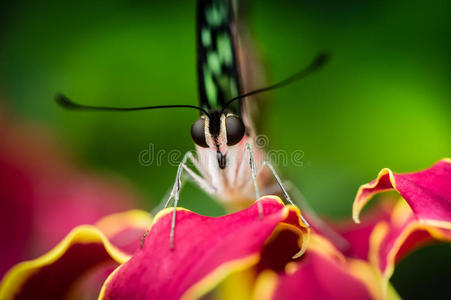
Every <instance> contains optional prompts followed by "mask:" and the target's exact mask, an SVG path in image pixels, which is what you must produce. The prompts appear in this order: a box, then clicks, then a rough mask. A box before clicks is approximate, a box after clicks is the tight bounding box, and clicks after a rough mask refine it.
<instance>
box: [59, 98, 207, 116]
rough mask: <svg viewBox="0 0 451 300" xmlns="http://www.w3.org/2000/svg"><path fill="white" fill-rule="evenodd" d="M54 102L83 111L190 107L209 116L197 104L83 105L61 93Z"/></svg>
mask: <svg viewBox="0 0 451 300" xmlns="http://www.w3.org/2000/svg"><path fill="white" fill-rule="evenodd" d="M55 101H56V103H58V104H59V105H60V106H61V107H64V108H66V109H70V110H85V111H137V110H149V109H162V108H192V109H196V110H199V111H201V112H202V113H204V114H206V115H207V116H209V114H208V112H207V111H206V110H205V109H203V108H201V107H198V106H194V105H184V104H180V105H155V106H140V107H109V106H91V105H83V104H79V103H76V102H73V101H72V100H70V99H69V98H67V97H66V96H64V95H62V94H58V95H56V98H55Z"/></svg>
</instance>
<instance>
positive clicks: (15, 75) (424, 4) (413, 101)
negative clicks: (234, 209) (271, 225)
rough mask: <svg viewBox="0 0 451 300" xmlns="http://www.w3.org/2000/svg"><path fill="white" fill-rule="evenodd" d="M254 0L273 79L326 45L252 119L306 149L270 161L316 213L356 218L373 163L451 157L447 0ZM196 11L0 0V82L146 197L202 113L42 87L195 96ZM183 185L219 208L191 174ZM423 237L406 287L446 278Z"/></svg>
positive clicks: (29, 112) (142, 96) (289, 147)
mask: <svg viewBox="0 0 451 300" xmlns="http://www.w3.org/2000/svg"><path fill="white" fill-rule="evenodd" d="M248 8H249V16H248V18H249V20H248V21H249V26H250V29H251V32H252V35H253V37H254V39H255V40H256V42H257V45H258V49H259V51H260V53H261V55H262V57H263V59H264V63H265V66H266V70H267V77H268V80H269V81H270V82H274V81H276V80H280V79H282V78H284V77H285V76H287V75H289V74H291V73H293V72H295V71H297V70H298V69H299V68H301V67H302V66H305V65H307V64H308V63H309V62H310V60H311V59H312V58H313V57H314V56H315V55H316V54H317V53H318V52H319V51H320V50H323V49H328V50H330V52H331V53H332V55H333V58H332V60H331V61H330V63H329V64H328V65H327V67H326V68H325V69H324V70H322V71H321V72H320V73H317V74H314V75H312V76H310V77H308V78H306V79H304V80H302V81H301V82H298V83H296V84H293V85H291V86H289V87H286V88H284V89H281V90H278V91H274V92H272V93H271V94H269V95H267V98H268V101H266V102H265V105H267V107H266V108H265V111H266V115H264V116H263V117H262V120H261V122H262V124H263V128H262V132H261V133H263V134H265V135H267V136H268V137H269V140H270V144H269V148H270V149H273V150H284V151H286V152H287V153H288V154H290V153H293V152H294V151H297V150H302V151H303V153H304V157H303V166H295V165H292V164H285V165H280V166H279V169H281V171H282V173H283V174H284V178H287V179H289V180H291V181H292V182H294V183H295V184H296V185H297V186H298V187H299V188H300V189H301V191H302V192H303V193H304V194H305V196H306V198H307V199H308V201H309V203H310V204H311V206H313V207H314V208H315V210H317V211H318V212H319V213H321V214H323V215H326V216H329V217H347V216H350V213H351V204H352V201H353V198H354V196H355V193H356V191H357V188H358V186H359V185H360V184H363V183H365V182H368V181H369V180H371V179H373V178H375V177H376V175H377V173H378V171H379V170H380V169H381V168H383V167H389V168H392V169H393V170H395V171H399V172H406V171H413V170H418V169H422V168H426V167H428V166H430V165H432V164H433V163H434V162H435V161H437V160H439V159H440V158H442V157H445V156H449V155H450V153H451V151H450V150H451V140H450V129H451V118H450V113H451V101H450V97H451V85H450V84H449V82H450V78H451V55H450V53H451V22H450V21H449V20H450V19H451V3H449V1H388V0H387V1H341V2H340V3H338V1H332V0H330V1H288V0H284V1H261V0H259V1H252V2H251V3H250V5H249V7H248ZM194 22H195V20H194V1H108V2H96V1H74V2H71V3H69V2H62V1H40V2H39V3H37V1H15V2H14V3H10V2H8V3H3V4H2V7H1V9H0V94H1V95H2V98H4V99H6V100H7V101H8V102H10V103H9V104H8V105H9V106H10V107H12V108H13V109H14V110H15V111H16V112H17V113H18V114H19V115H21V116H22V117H23V118H27V119H33V120H35V121H38V122H40V123H42V124H43V125H44V126H46V127H49V128H50V129H51V130H52V131H53V132H54V133H55V134H56V135H57V136H58V137H59V139H60V140H62V142H63V143H64V144H65V145H66V146H67V148H69V149H71V151H72V153H73V155H74V156H75V157H76V158H77V159H78V160H79V162H80V164H82V165H85V166H86V167H89V168H92V169H95V170H97V171H98V172H102V173H105V174H106V175H108V174H114V175H120V176H122V177H124V178H126V179H127V180H128V181H129V182H130V183H131V184H132V185H134V186H135V187H136V189H137V190H138V191H139V192H140V193H141V194H142V195H143V199H146V200H147V202H145V203H143V205H142V206H143V208H145V209H151V208H152V207H153V206H154V205H155V204H156V203H158V202H159V201H160V200H161V199H162V197H163V196H164V195H165V193H166V191H167V189H168V188H169V186H170V185H171V184H172V182H173V180H174V175H175V171H176V167H175V166H174V165H171V164H169V163H168V162H167V160H168V155H169V154H168V153H169V151H171V150H178V151H180V153H184V152H186V151H188V150H190V149H192V148H193V143H192V141H191V138H190V134H189V130H190V126H191V123H192V122H193V121H194V120H195V119H196V118H197V112H195V111H189V110H167V111H147V112H135V113H124V114H114V113H112V114H108V113H75V112H67V111H63V110H62V109H61V108H59V107H57V106H56V105H55V103H54V102H53V101H52V99H53V98H54V95H55V93H57V92H63V93H65V94H67V95H69V96H70V97H71V98H73V99H75V100H77V101H79V102H83V103H86V104H101V105H115V106H135V105H157V104H196V103H197V91H196V74H195V44H194ZM149 144H153V145H154V150H155V151H156V152H158V151H160V153H163V160H162V163H161V164H158V163H156V162H155V163H153V164H151V165H150V166H142V165H140V164H139V161H138V155H139V153H140V152H141V151H142V150H145V149H147V148H148V147H149ZM163 151H165V152H163ZM181 199H182V200H181V201H182V203H181V205H182V206H185V207H188V208H190V209H193V210H195V211H197V212H200V213H204V214H212V215H217V214H219V213H221V209H220V208H219V207H218V205H216V204H215V203H214V202H213V201H212V200H210V199H208V197H207V196H205V194H203V193H202V192H199V191H198V190H197V189H195V188H193V187H188V186H187V188H186V190H184V191H183V193H182V196H181ZM430 249H432V250H430ZM430 249H428V250H424V251H426V252H424V255H422V252H419V253H416V254H415V255H414V256H412V258H410V259H407V260H406V261H405V262H403V263H402V264H401V266H400V271H399V272H397V273H395V276H394V279H393V282H394V283H395V286H396V287H397V288H398V289H399V291H400V293H401V295H402V296H405V297H407V298H410V297H413V296H415V295H417V296H418V295H419V294H418V293H416V291H420V290H424V289H427V288H428V287H430V288H431V289H432V287H435V286H436V285H437V282H438V281H437V280H436V278H448V279H449V278H450V275H451V273H450V271H449V269H450V265H449V258H450V255H449V253H450V251H449V250H450V247H449V246H436V248H430ZM435 249H439V250H437V251H435ZM434 251H435V252H437V255H428V253H429V254H430V253H435V252H434ZM428 260H433V261H432V262H431V264H428V263H427V262H428ZM442 260H446V261H448V267H447V268H437V269H435V271H436V272H437V273H434V270H431V269H430V268H429V269H428V268H427V267H425V266H427V265H434V264H435V265H438V262H440V261H442ZM440 266H443V264H441V263H440ZM406 270H408V271H406ZM440 270H441V271H440ZM424 274H427V276H426V277H423V280H421V281H418V278H422V277H421V276H424ZM412 278H414V279H415V280H413V279H412ZM412 283H415V284H414V285H413V284H412ZM435 291H436V292H439V289H438V290H437V288H435Z"/></svg>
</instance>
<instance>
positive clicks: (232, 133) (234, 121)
mask: <svg viewBox="0 0 451 300" xmlns="http://www.w3.org/2000/svg"><path fill="white" fill-rule="evenodd" d="M225 125H226V132H227V145H228V146H232V145H235V144H237V143H238V142H239V141H241V139H242V138H243V136H244V132H245V128H244V124H243V121H242V120H241V119H240V118H238V117H235V116H228V117H227V118H226V120H225Z"/></svg>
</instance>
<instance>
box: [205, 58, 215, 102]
mask: <svg viewBox="0 0 451 300" xmlns="http://www.w3.org/2000/svg"><path fill="white" fill-rule="evenodd" d="M204 82H205V91H206V94H207V98H208V102H209V103H210V106H212V107H215V106H217V98H218V93H217V90H216V86H215V83H214V81H213V77H212V74H211V72H210V71H209V70H208V69H207V68H206V67H205V66H204Z"/></svg>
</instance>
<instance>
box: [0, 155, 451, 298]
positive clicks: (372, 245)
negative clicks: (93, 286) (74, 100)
mask: <svg viewBox="0 0 451 300" xmlns="http://www.w3.org/2000/svg"><path fill="white" fill-rule="evenodd" d="M450 183H451V162H450V160H448V159H444V160H441V161H439V162H438V163H436V164H435V165H434V166H433V167H431V168H429V169H427V170H425V171H421V172H416V173H409V174H397V173H393V172H392V171H390V170H388V169H384V170H382V171H381V173H380V174H379V176H378V178H377V179H376V180H375V181H373V182H371V183H369V184H366V185H363V186H362V187H361V188H360V190H359V192H358V195H357V197H356V200H355V204H354V219H355V220H359V213H360V210H361V209H362V207H363V206H364V204H365V203H366V202H367V201H368V200H369V197H370V196H372V195H373V194H375V193H377V192H380V191H385V190H389V189H393V190H396V191H398V192H399V194H400V195H401V197H402V198H404V199H405V200H404V199H402V198H401V199H399V200H398V201H397V202H396V203H389V202H385V201H383V202H381V203H380V204H379V205H378V206H377V208H376V209H375V210H373V211H372V212H371V213H370V214H367V215H366V216H364V217H363V218H362V221H361V223H360V224H351V223H350V222H347V223H341V224H337V225H336V230H337V231H338V232H339V233H340V234H341V235H342V237H343V238H344V239H346V240H347V241H348V243H349V247H347V248H346V249H339V248H338V247H336V246H335V245H334V243H333V241H331V240H329V239H328V238H327V237H326V236H324V235H322V234H321V232H319V231H317V230H316V229H315V228H312V230H310V229H309V228H308V227H307V226H306V225H305V224H304V223H302V221H301V220H302V219H301V218H300V211H299V210H298V209H297V208H295V207H292V206H284V205H283V204H282V203H281V201H280V200H279V199H278V198H277V197H274V196H266V197H263V198H261V199H260V200H259V201H261V204H262V206H263V209H264V216H263V217H262V218H260V217H259V214H258V209H257V205H256V204H254V205H253V206H251V207H249V208H247V209H244V210H242V211H239V212H237V213H234V214H230V215H226V216H223V217H217V218H213V217H204V216H200V215H198V214H195V213H193V212H190V211H188V210H185V209H178V213H177V227H176V234H175V248H174V249H171V248H170V247H169V230H170V222H171V217H172V214H171V212H172V210H171V209H166V210H163V211H161V212H160V213H159V214H158V215H157V216H156V217H155V218H154V220H153V222H152V225H151V226H150V229H149V234H148V235H147V237H146V238H145V239H144V243H143V247H142V248H140V247H138V240H139V239H138V234H137V233H138V232H140V230H141V231H142V228H143V227H142V225H144V224H146V222H148V219H146V217H145V216H146V215H145V214H144V213H139V212H133V213H130V214H127V213H125V214H122V215H114V216H111V217H109V219H105V220H103V221H101V222H100V223H98V224H97V226H81V227H77V228H76V229H74V230H73V231H72V232H71V233H70V234H69V235H68V236H67V237H66V238H65V239H64V240H63V241H62V242H61V243H60V244H59V245H58V246H57V247H56V248H54V249H53V250H51V251H50V252H49V253H47V254H46V255H44V256H42V257H40V258H38V259H36V260H32V261H27V262H24V263H21V264H18V265H17V266H15V267H14V268H13V269H11V270H10V271H9V273H8V274H7V275H6V276H5V278H4V279H3V281H2V283H1V286H0V298H2V299H4V298H6V299H8V298H17V299H20V298H27V297H28V296H33V298H39V297H40V296H42V297H45V298H55V297H59V298H61V297H69V296H72V297H74V295H76V296H77V295H80V294H77V293H76V292H77V291H79V290H80V289H79V287H80V282H83V278H84V276H85V274H86V272H87V270H90V269H91V268H92V267H93V266H99V265H104V264H108V266H109V267H115V266H118V267H117V268H116V269H115V270H114V272H112V273H111V274H110V276H109V277H108V279H107V280H106V281H105V282H104V283H103V287H102V290H101V292H100V295H99V298H100V299H196V298H199V297H201V296H205V295H207V294H209V295H210V296H211V297H215V296H218V297H223V298H233V299H252V298H254V299H299V298H302V299H385V298H394V297H396V296H397V295H396V292H395V291H394V289H393V288H392V287H391V286H390V284H389V282H388V279H389V277H390V276H391V274H392V272H393V268H394V265H395V263H396V262H397V261H398V260H399V259H400V258H402V257H404V256H405V255H406V254H408V253H409V251H411V250H412V249H413V248H415V247H418V246H419V245H422V244H424V243H425V242H428V241H431V240H433V239H440V240H446V241H449V240H451V231H450V226H449V224H451V223H450V222H451V206H450V202H451V194H450V186H451V185H450ZM106 223H108V225H106ZM113 225H114V226H113ZM111 226H113V227H114V229H111ZM106 229H108V231H111V232H106V231H105V230H106ZM119 236H120V237H121V238H120V239H119V240H122V242H123V238H127V237H129V238H131V240H129V241H128V242H130V241H132V242H133V243H132V244H131V245H130V244H128V246H130V248H128V250H125V249H124V244H123V243H120V242H118V238H119ZM133 253H134V254H133ZM74 284H75V285H74ZM77 287H78V289H77Z"/></svg>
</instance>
